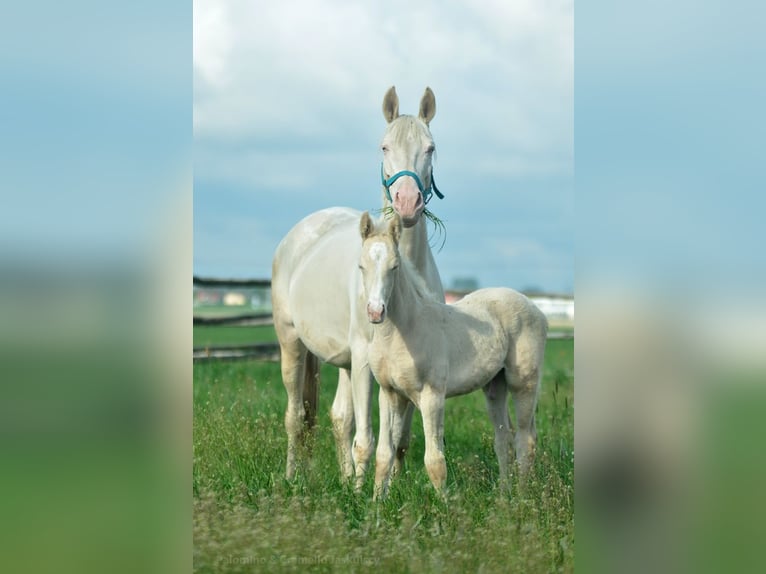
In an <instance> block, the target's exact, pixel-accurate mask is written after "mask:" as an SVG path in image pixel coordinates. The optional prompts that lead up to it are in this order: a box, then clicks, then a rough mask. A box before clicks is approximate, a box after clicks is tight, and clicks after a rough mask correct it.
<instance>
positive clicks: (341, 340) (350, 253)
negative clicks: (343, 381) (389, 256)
mask: <svg viewBox="0 0 766 574" xmlns="http://www.w3.org/2000/svg"><path fill="white" fill-rule="evenodd" d="M356 236H358V231H357V229H356V224H355V222H354V225H348V226H339V227H338V228H336V230H334V231H333V232H332V233H329V234H328V235H327V236H325V237H324V238H322V239H321V241H318V242H317V243H316V244H315V245H314V246H313V247H312V249H310V250H308V251H307V252H306V253H305V254H304V256H303V258H302V260H301V262H300V264H299V265H297V266H296V268H295V270H294V272H293V275H292V277H291V279H290V295H289V305H290V311H291V315H292V320H293V324H294V325H295V328H296V330H297V332H298V335H299V336H300V338H301V340H302V341H303V343H304V344H305V345H306V347H307V348H308V349H309V350H310V351H311V352H312V353H313V354H315V355H316V356H317V357H319V358H320V359H322V360H323V361H325V362H328V363H331V364H333V365H336V366H339V367H348V366H349V365H350V363H351V351H350V346H349V337H350V335H349V333H350V325H351V307H352V306H351V303H350V301H351V299H352V297H353V294H352V293H351V291H352V285H353V284H354V282H353V281H352V280H351V279H352V274H353V273H356V272H357V261H358V258H359V248H360V246H361V241H351V240H350V239H351V238H353V237H356Z"/></svg>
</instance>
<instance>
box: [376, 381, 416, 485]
mask: <svg viewBox="0 0 766 574" xmlns="http://www.w3.org/2000/svg"><path fill="white" fill-rule="evenodd" d="M378 396H379V401H380V435H379V436H378V450H377V451H376V453H375V497H374V498H378V497H381V498H383V497H385V496H386V494H387V493H388V485H389V483H390V481H391V476H392V475H393V472H392V469H393V468H394V467H395V465H396V459H395V458H394V454H395V452H396V450H395V447H396V445H397V444H401V443H400V442H399V439H400V438H401V436H402V427H403V426H404V422H405V420H406V417H407V410H408V407H412V403H411V402H410V401H409V400H407V399H406V398H405V397H403V396H401V395H400V394H398V393H396V392H395V391H393V390H391V389H384V388H383V387H381V389H380V393H379V395H378ZM410 420H411V419H410Z"/></svg>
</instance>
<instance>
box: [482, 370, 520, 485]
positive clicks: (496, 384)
mask: <svg viewBox="0 0 766 574" xmlns="http://www.w3.org/2000/svg"><path fill="white" fill-rule="evenodd" d="M484 398H485V399H486V402H487V412H488V413H489V419H490V420H491V421H492V427H493V429H494V431H495V455H496V456H497V463H498V465H499V467H500V484H501V485H506V486H507V484H508V477H509V473H508V471H509V457H510V448H511V431H512V430H513V427H512V425H511V419H510V417H509V416H508V383H507V382H506V380H505V373H504V372H500V373H498V374H497V375H495V378H494V379H492V380H491V381H490V382H489V383H487V385H486V386H485V387H484Z"/></svg>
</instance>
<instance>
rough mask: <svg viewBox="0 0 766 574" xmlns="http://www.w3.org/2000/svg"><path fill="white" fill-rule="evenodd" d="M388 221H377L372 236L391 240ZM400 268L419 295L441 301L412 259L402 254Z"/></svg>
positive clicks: (383, 219)
mask: <svg viewBox="0 0 766 574" xmlns="http://www.w3.org/2000/svg"><path fill="white" fill-rule="evenodd" d="M388 221H389V220H388V219H386V218H381V219H379V220H378V221H377V222H375V231H373V233H372V234H371V235H370V237H371V238H372V237H379V238H380V239H385V240H388V241H391V236H390V235H389V234H388ZM395 249H396V250H397V251H399V248H398V246H395ZM399 269H400V271H403V272H404V274H405V278H404V280H405V281H406V282H407V283H408V284H409V285H410V287H412V289H413V290H414V291H415V293H416V295H417V296H418V297H421V298H424V299H426V300H429V301H436V302H439V299H438V298H437V297H436V295H435V294H434V293H432V292H431V290H430V289H429V288H428V285H427V284H426V280H425V278H424V277H423V276H422V275H421V274H420V273H419V272H418V270H417V268H416V267H415V264H414V263H413V262H412V261H410V260H409V259H407V258H406V257H401V256H400V257H399Z"/></svg>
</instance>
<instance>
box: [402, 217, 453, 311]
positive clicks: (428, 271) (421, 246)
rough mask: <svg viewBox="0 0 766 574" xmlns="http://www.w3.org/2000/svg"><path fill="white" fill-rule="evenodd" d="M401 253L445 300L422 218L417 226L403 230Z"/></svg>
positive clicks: (431, 288)
mask: <svg viewBox="0 0 766 574" xmlns="http://www.w3.org/2000/svg"><path fill="white" fill-rule="evenodd" d="M399 253H400V254H401V255H402V257H406V258H407V259H408V260H409V261H411V262H412V264H413V265H414V266H415V269H417V270H418V273H420V275H421V277H423V279H425V281H426V285H428V288H429V289H430V290H431V291H432V292H434V293H435V294H436V295H438V296H439V297H440V298H442V299H443V298H444V288H443V287H442V284H441V278H440V277H439V272H438V271H437V269H436V262H435V261H434V256H433V253H431V246H430V245H429V244H428V233H427V231H426V220H425V218H424V217H421V218H420V221H418V222H417V223H416V224H415V225H413V226H412V227H409V228H405V229H403V230H402V238H401V240H400V241H399Z"/></svg>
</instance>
